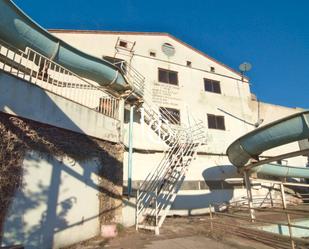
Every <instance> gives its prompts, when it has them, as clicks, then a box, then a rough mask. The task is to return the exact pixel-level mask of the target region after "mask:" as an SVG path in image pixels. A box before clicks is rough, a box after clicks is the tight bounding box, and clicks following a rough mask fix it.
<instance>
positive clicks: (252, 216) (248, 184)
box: [244, 171, 255, 222]
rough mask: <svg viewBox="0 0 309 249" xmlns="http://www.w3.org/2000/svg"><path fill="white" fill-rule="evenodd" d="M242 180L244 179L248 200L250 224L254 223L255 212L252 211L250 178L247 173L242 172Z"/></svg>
mask: <svg viewBox="0 0 309 249" xmlns="http://www.w3.org/2000/svg"><path fill="white" fill-rule="evenodd" d="M244 179H245V185H246V190H247V198H248V206H249V210H250V218H251V222H254V220H255V212H254V209H253V200H252V192H251V184H250V178H249V174H248V172H247V171H244Z"/></svg>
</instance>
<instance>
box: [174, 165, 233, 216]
mask: <svg viewBox="0 0 309 249" xmlns="http://www.w3.org/2000/svg"><path fill="white" fill-rule="evenodd" d="M202 175H203V178H204V181H205V184H200V185H201V190H200V191H203V190H204V191H207V190H209V193H206V194H192V192H191V193H190V194H188V195H184V194H178V195H177V197H176V199H175V202H174V204H173V206H172V210H174V211H177V210H178V211H180V210H188V215H194V214H196V213H197V212H202V213H205V211H201V210H202V209H208V208H209V205H214V204H223V203H226V202H229V201H230V200H231V199H232V198H233V197H234V186H233V185H231V184H229V183H227V182H226V181H225V179H227V178H235V177H239V175H238V173H237V168H236V167H234V166H232V165H220V166H210V167H208V168H207V169H205V170H204V171H203V173H202ZM202 185H205V186H202ZM182 193H184V192H182Z"/></svg>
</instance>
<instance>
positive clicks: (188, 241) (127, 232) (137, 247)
mask: <svg viewBox="0 0 309 249" xmlns="http://www.w3.org/2000/svg"><path fill="white" fill-rule="evenodd" d="M209 221H210V220H209V217H207V216H205V217H203V216H201V217H176V218H175V217H173V218H168V219H167V220H166V222H165V223H164V225H163V227H162V228H161V230H160V235H158V236H156V235H154V233H152V232H148V231H136V230H135V228H134V227H131V228H126V229H124V230H123V231H121V232H120V233H119V235H118V236H117V237H116V238H113V239H109V240H107V239H104V238H101V237H96V238H93V239H91V240H89V241H85V242H82V243H79V244H77V245H74V246H71V247H69V248H67V249H101V248H109V249H165V248H166V249H204V248H205V249H207V248H209V249H229V248H231V249H234V248H235V249H236V248H238V249H269V248H274V247H270V246H267V245H265V244H263V243H260V242H258V241H254V240H249V239H246V238H244V237H238V236H236V235H235V234H233V233H229V232H226V231H223V230H221V229H219V226H217V225H215V224H214V230H213V232H211V231H210V222H209Z"/></svg>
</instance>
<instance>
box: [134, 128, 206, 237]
mask: <svg viewBox="0 0 309 249" xmlns="http://www.w3.org/2000/svg"><path fill="white" fill-rule="evenodd" d="M203 139H204V134H203V124H202V123H198V124H196V125H195V126H194V127H191V128H190V129H186V130H183V131H182V132H180V133H179V134H178V135H177V138H176V140H173V141H170V142H171V143H170V147H169V148H168V149H167V150H166V151H165V152H164V157H163V159H162V160H161V162H160V163H159V165H158V167H156V168H155V169H153V170H152V172H151V173H150V174H149V175H148V176H147V178H146V179H145V181H144V182H143V184H142V185H141V186H140V187H139V189H138V191H137V197H136V199H137V200H136V217H135V218H136V229H139V228H143V229H148V230H154V231H155V233H156V234H159V228H160V227H161V226H162V224H163V222H164V220H165V218H166V216H167V214H168V212H169V210H170V208H171V206H172V204H173V202H174V200H175V198H176V196H177V193H178V190H179V189H180V187H181V184H182V182H183V180H184V178H185V174H186V172H187V170H188V166H189V165H190V163H191V162H192V160H193V159H195V157H196V153H197V149H198V147H199V146H200V144H201V143H202V141H203Z"/></svg>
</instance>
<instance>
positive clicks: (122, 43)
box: [119, 40, 128, 48]
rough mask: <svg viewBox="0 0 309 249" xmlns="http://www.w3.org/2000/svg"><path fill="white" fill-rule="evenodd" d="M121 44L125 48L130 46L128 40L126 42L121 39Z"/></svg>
mask: <svg viewBox="0 0 309 249" xmlns="http://www.w3.org/2000/svg"><path fill="white" fill-rule="evenodd" d="M119 46H120V47H123V48H127V47H128V43H127V42H125V41H121V40H120V41H119Z"/></svg>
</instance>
